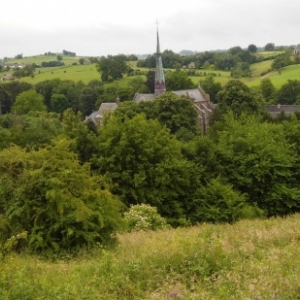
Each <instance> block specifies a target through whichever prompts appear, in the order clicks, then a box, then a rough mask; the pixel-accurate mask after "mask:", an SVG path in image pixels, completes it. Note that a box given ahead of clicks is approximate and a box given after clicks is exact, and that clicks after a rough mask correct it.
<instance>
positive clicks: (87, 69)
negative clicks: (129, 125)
mask: <svg viewBox="0 0 300 300" xmlns="http://www.w3.org/2000/svg"><path fill="white" fill-rule="evenodd" d="M271 54H272V55H274V52H270V53H269V55H271ZM259 55H264V56H268V53H267V52H262V53H260V54H259ZM79 59H80V57H69V56H63V62H64V63H65V66H62V67H61V66H60V67H52V68H37V69H36V71H35V76H34V77H33V78H30V77H24V78H22V79H20V80H21V81H25V82H28V83H31V84H36V83H38V82H40V81H44V80H51V79H54V78H60V79H62V80H74V81H76V82H77V81H82V82H83V83H85V84H86V83H88V82H90V81H91V80H93V79H97V80H99V79H100V75H99V73H98V72H97V70H96V64H90V65H80V64H79ZM51 60H56V57H55V56H45V55H37V56H32V57H25V58H22V59H14V60H10V61H9V63H14V62H19V63H24V64H32V63H36V64H39V65H40V64H41V63H42V62H43V61H45V62H48V61H51ZM272 61H273V60H267V61H262V62H260V63H255V64H253V65H251V70H252V77H250V78H239V80H241V81H243V82H244V83H245V84H247V85H248V86H250V87H254V86H259V84H260V82H261V80H262V79H264V78H269V79H270V80H271V81H272V83H273V85H274V86H275V87H276V88H280V87H281V86H282V85H283V84H284V83H285V82H286V81H287V80H289V79H300V65H292V66H288V67H286V68H284V69H283V70H281V72H270V73H267V74H266V75H264V76H261V74H262V73H266V72H267V71H268V70H269V69H270V68H271V64H272ZM74 63H77V65H74ZM130 66H131V67H132V68H136V62H130ZM139 69H140V70H144V71H146V72H147V71H148V70H149V69H146V68H145V69H143V68H139ZM168 70H169V71H170V69H166V71H168ZM5 73H8V72H2V74H3V75H4V74H5ZM10 73H11V72H10ZM197 73H198V75H197V76H191V79H192V81H193V82H194V83H195V84H198V83H199V82H200V81H201V80H204V79H205V76H207V75H209V74H213V75H214V80H215V82H220V83H221V84H222V85H224V84H226V83H227V82H228V81H229V80H231V79H232V77H231V76H230V72H229V71H218V70H197ZM199 74H200V75H201V76H200V75H199ZM0 76H1V73H0ZM131 78H133V77H129V78H128V77H126V76H125V77H124V78H123V79H121V80H118V81H117V82H116V83H117V84H118V85H120V86H126V85H127V83H128V81H129V80H130V79H131Z"/></svg>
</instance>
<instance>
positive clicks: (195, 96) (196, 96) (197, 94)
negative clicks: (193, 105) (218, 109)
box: [172, 88, 207, 102]
mask: <svg viewBox="0 0 300 300" xmlns="http://www.w3.org/2000/svg"><path fill="white" fill-rule="evenodd" d="M172 92H173V93H174V94H176V95H177V96H188V97H189V98H191V99H192V100H194V102H203V101H205V102H206V101H207V99H206V98H205V96H204V95H203V93H201V90H200V89H199V88H197V89H188V90H179V91H172Z"/></svg>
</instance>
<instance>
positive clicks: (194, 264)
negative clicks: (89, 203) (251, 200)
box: [0, 215, 300, 300]
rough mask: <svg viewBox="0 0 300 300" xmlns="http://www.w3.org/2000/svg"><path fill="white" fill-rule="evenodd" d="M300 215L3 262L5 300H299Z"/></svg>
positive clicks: (141, 236)
mask: <svg viewBox="0 0 300 300" xmlns="http://www.w3.org/2000/svg"><path fill="white" fill-rule="evenodd" d="M299 228H300V215H294V216H291V217H288V218H283V219H280V218H274V219H269V220H247V221H240V222H238V223H236V224H233V225H229V224H225V225H213V224H202V225H199V226H196V227H190V228H177V229H168V230H164V231H157V232H155V231H149V232H134V233H122V234H119V235H118V245H117V246H116V248H113V249H103V248H101V247H99V248H98V249H95V250H93V251H86V252H84V251H83V252H82V253H81V254H80V255H79V256H77V257H75V258H70V257H67V256H66V257H65V259H64V260H55V259H53V260H46V259H43V258H41V257H37V256H30V255H29V254H23V253H19V254H10V255H8V256H5V257H2V260H1V265H0V299H105V300H116V299H122V300H126V299H131V300H133V299H134V300H137V299H147V300H153V299H159V300H167V299H172V300H175V299H180V300H181V299H182V300H183V299H184V300H189V299H208V300H209V299H215V300H223V299H224V300H225V299H226V300H228V299H231V300H234V299H240V300H246V299H249V300H250V299H251V300H262V299H266V300H271V299H274V300H275V299H276V300H277V299H280V300H288V299H290V300H294V299H299V298H300V255H299V254H300V230H299Z"/></svg>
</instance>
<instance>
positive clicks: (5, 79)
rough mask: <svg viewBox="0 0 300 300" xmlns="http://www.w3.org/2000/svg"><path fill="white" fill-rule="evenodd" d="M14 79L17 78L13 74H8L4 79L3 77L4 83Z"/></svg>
mask: <svg viewBox="0 0 300 300" xmlns="http://www.w3.org/2000/svg"><path fill="white" fill-rule="evenodd" d="M14 79H15V77H14V76H13V75H12V74H6V75H4V76H3V77H1V81H2V82H6V81H11V80H14Z"/></svg>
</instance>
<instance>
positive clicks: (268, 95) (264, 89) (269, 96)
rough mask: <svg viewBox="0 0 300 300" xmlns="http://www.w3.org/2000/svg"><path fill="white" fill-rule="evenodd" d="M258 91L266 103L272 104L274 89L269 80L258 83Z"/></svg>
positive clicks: (274, 94) (274, 95) (274, 96)
mask: <svg viewBox="0 0 300 300" xmlns="http://www.w3.org/2000/svg"><path fill="white" fill-rule="evenodd" d="M260 90H261V93H262V95H263V97H264V99H265V102H267V103H274V100H275V98H276V89H275V87H274V85H273V83H272V82H271V80H270V79H269V78H266V79H263V80H262V81H261V82H260Z"/></svg>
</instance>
